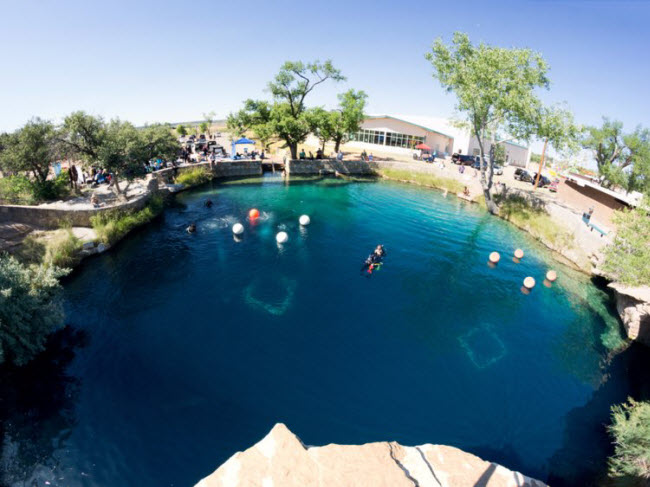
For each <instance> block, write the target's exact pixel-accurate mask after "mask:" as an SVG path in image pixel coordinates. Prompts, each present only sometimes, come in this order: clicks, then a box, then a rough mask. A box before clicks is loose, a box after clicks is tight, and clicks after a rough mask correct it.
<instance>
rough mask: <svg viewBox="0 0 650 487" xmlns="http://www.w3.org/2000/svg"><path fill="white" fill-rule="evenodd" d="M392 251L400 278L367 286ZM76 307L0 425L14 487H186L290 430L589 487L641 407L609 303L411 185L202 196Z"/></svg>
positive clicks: (107, 268) (121, 253) (182, 204)
mask: <svg viewBox="0 0 650 487" xmlns="http://www.w3.org/2000/svg"><path fill="white" fill-rule="evenodd" d="M207 198H211V199H212V201H213V202H214V206H213V207H212V208H211V209H208V208H205V207H204V205H203V203H204V201H205V200H206V199H207ZM252 207H256V208H259V209H260V211H261V212H262V218H260V219H259V220H258V221H257V222H255V223H250V222H248V221H247V219H246V218H245V217H246V214H247V212H248V210H249V209H250V208H252ZM303 213H306V214H309V215H310V216H311V219H312V224H311V225H310V226H308V227H306V228H300V227H299V225H298V217H299V216H300V215H301V214H303ZM191 221H195V222H196V223H197V226H198V232H197V233H196V234H194V235H188V234H187V233H186V232H185V230H184V229H185V227H186V226H187V224H188V223H189V222H191ZM237 221H240V222H242V223H244V224H245V227H246V233H245V236H244V238H243V240H242V241H241V242H236V241H235V240H234V239H233V236H232V233H231V231H230V227H231V225H232V224H233V223H235V222H237ZM279 230H285V231H287V232H288V233H289V236H290V241H289V243H288V244H286V245H284V246H281V247H279V246H278V245H277V244H276V242H275V234H276V232H277V231H279ZM378 243H383V244H384V245H385V247H386V249H387V253H388V255H387V257H386V259H385V265H384V266H383V268H382V269H381V270H380V271H378V272H376V273H374V274H373V275H372V276H371V277H369V276H367V275H363V274H361V273H360V264H361V262H362V261H363V260H364V259H365V257H366V255H367V254H368V253H369V252H370V251H371V250H372V249H373V248H374V246H375V245H376V244H378ZM517 247H521V248H523V249H524V250H525V252H526V256H525V258H524V259H523V261H522V262H521V263H519V264H517V263H514V262H512V260H511V258H510V256H511V255H512V252H513V251H514V249H515V248H517ZM493 250H497V251H499V252H500V253H501V254H502V260H501V262H500V263H499V265H498V267H497V268H495V269H491V268H489V267H488V266H487V265H486V261H487V256H488V254H489V253H490V252H491V251H493ZM550 267H553V268H555V269H556V270H557V271H558V274H559V280H558V283H557V284H556V285H554V286H553V287H551V288H546V287H544V286H543V285H541V283H542V280H543V276H544V274H545V272H546V271H547V270H548V269H549V268H550ZM526 276H533V277H535V279H536V280H537V282H538V286H537V287H536V288H535V289H534V291H533V292H532V293H531V294H530V295H528V296H526V295H523V294H522V293H521V292H520V287H521V283H522V280H523V278H524V277H526ZM65 287H66V299H67V304H66V308H67V316H68V323H69V325H70V330H71V331H74V333H68V334H67V335H68V336H66V337H64V338H65V339H64V340H63V339H62V340H63V341H64V342H65V343H64V344H59V345H61V348H62V349H63V350H66V351H67V352H66V355H64V358H63V359H61V358H56V359H55V358H50V359H49V360H52V361H54V363H55V365H54V366H49V367H48V374H49V375H48V376H47V377H46V378H45V379H40V382H39V380H38V379H36V378H34V377H31V379H30V380H31V381H32V382H33V383H32V384H28V385H26V386H25V391H23V392H22V394H23V396H24V397H27V398H29V399H24V397H23V396H20V398H19V399H15V400H14V401H13V402H10V403H11V406H12V408H13V409H12V411H11V413H8V414H7V415H6V416H5V417H4V418H3V420H4V421H3V425H4V446H3V463H2V465H3V468H4V476H5V483H7V484H9V485H30V486H31V485H44V482H45V481H48V482H50V484H49V485H61V486H63V485H65V486H115V485H123V486H128V485H134V486H135V485H139V486H143V485H151V486H153V485H156V486H164V485H168V486H189V485H193V484H194V483H195V482H197V481H198V480H199V479H200V478H201V477H203V476H205V475H207V474H209V473H211V472H212V471H213V470H214V469H215V468H216V467H217V466H218V465H219V464H220V463H222V462H223V461H225V460H226V459H227V458H228V457H229V456H230V455H232V454H233V453H234V452H236V451H238V450H243V449H245V448H247V447H249V446H250V445H251V444H253V443H254V442H256V441H258V440H259V439H260V438H261V437H263V436H264V435H265V434H266V433H267V432H268V431H269V430H270V428H271V427H272V426H273V424H274V423H276V422H284V423H286V424H287V425H288V426H289V428H290V429H292V430H293V431H294V432H295V433H296V434H298V435H299V436H300V438H301V439H302V440H303V441H304V442H305V443H306V444H313V445H322V444H327V443H331V442H335V443H365V442H370V441H380V440H395V441H399V442H401V443H403V444H406V445H415V444H422V443H428V442H430V443H441V444H448V445H453V446H457V447H459V448H463V449H465V450H468V451H471V452H474V453H477V454H479V455H481V456H483V457H484V458H486V459H489V460H493V461H497V462H500V463H502V464H503V465H505V466H507V467H509V468H512V469H517V470H521V471H522V472H524V473H526V474H528V475H532V476H536V477H538V478H540V479H542V480H552V481H553V483H554V485H563V484H564V485H572V484H573V485H575V484H576V483H581V484H583V485H588V484H589V483H590V482H592V481H594V479H595V476H596V474H597V472H598V471H599V469H600V468H601V467H602V465H603V462H604V457H605V456H606V455H607V454H608V453H609V449H608V443H607V437H606V435H605V433H604V427H603V424H605V423H606V422H607V421H608V408H609V406H610V405H611V404H613V403H616V402H620V401H622V400H623V399H624V398H625V397H626V395H627V394H628V393H630V384H629V383H628V380H627V378H626V377H627V372H626V367H627V366H628V363H627V359H626V358H625V357H623V358H619V359H615V360H614V361H613V362H612V361H610V360H608V356H609V349H608V347H610V348H611V347H613V346H615V345H617V344H619V343H620V340H621V339H620V330H619V324H618V322H617V321H616V319H615V318H614V317H613V315H612V314H611V310H610V309H609V308H608V306H609V301H608V299H609V298H608V296H607V295H605V294H604V293H603V292H602V291H600V290H598V289H597V288H596V287H594V286H593V285H592V284H591V283H590V281H588V280H587V279H586V278H584V277H583V276H580V275H577V274H575V273H574V272H572V271H570V270H569V269H567V268H564V267H561V266H559V265H558V264H557V263H555V262H554V261H553V260H552V259H551V258H550V256H549V255H548V254H547V253H546V252H545V251H543V250H542V249H540V248H539V247H538V246H537V245H536V244H535V243H534V242H532V241H531V240H530V239H528V238H527V237H526V236H525V235H524V234H522V233H520V232H518V231H516V230H514V229H513V228H511V227H510V226H508V225H507V224H506V223H504V222H502V221H500V220H498V219H496V218H494V217H491V216H489V215H487V214H486V213H485V212H484V211H483V210H481V209H480V208H477V207H474V206H471V205H468V204H466V203H464V202H461V201H459V200H457V199H456V198H454V197H451V196H449V197H447V198H445V197H443V196H442V195H441V194H440V193H438V192H435V191H430V190H424V189H420V188H415V187H411V186H406V185H400V184H392V183H362V182H353V183H342V182H340V181H338V180H323V181H320V182H309V183H303V184H291V185H285V184H283V183H282V182H281V180H277V179H265V180H263V182H262V184H228V185H215V186H207V187H203V188H201V189H199V190H195V191H192V192H187V193H184V194H181V195H179V196H178V197H177V199H176V204H175V205H174V206H173V207H171V208H169V209H168V210H167V211H166V212H165V214H164V216H163V217H161V218H160V219H159V220H157V221H156V222H154V223H153V224H151V225H150V226H148V227H147V228H145V229H142V230H140V231H138V232H137V233H135V234H134V235H132V236H131V237H129V238H128V240H126V241H124V242H123V243H121V244H120V245H118V247H117V248H115V249H113V250H112V251H111V252H109V253H107V254H105V255H102V256H101V257H98V258H94V259H90V260H88V261H87V262H86V263H85V264H84V265H83V266H82V267H81V269H79V270H77V271H76V272H75V273H74V275H73V276H72V277H71V278H69V279H68V280H67V281H66V285H65ZM43 360H44V359H43ZM28 382H29V381H28ZM43 382H45V383H46V384H48V385H47V387H43ZM38 384H41V385H40V386H39V385H38ZM19 395H20V394H19ZM34 404H36V406H35V405H34ZM30 414H31V415H32V416H31V420H30V419H29V418H30V416H29V415H30Z"/></svg>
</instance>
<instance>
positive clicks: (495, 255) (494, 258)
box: [490, 252, 501, 264]
mask: <svg viewBox="0 0 650 487" xmlns="http://www.w3.org/2000/svg"><path fill="white" fill-rule="evenodd" d="M499 259H501V256H500V255H499V252H492V253H491V254H490V262H492V263H493V264H496V263H497V262H499Z"/></svg>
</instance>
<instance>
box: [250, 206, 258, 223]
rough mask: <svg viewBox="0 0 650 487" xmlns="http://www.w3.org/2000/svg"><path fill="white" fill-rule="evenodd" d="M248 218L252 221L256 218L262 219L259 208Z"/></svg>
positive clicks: (251, 212)
mask: <svg viewBox="0 0 650 487" xmlns="http://www.w3.org/2000/svg"><path fill="white" fill-rule="evenodd" d="M248 217H249V218H250V219H251V220H255V218H259V217H260V210H258V209H257V208H253V209H252V210H251V211H249V212H248Z"/></svg>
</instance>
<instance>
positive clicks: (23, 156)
mask: <svg viewBox="0 0 650 487" xmlns="http://www.w3.org/2000/svg"><path fill="white" fill-rule="evenodd" d="M2 143H3V146H4V147H3V150H2V151H1V152H0V168H1V169H2V170H3V171H5V172H11V173H16V172H30V173H32V175H33V176H34V178H35V179H36V181H38V182H39V183H43V184H44V183H45V182H46V181H47V177H48V175H49V172H50V165H51V164H52V162H53V161H54V160H55V159H56V158H58V157H59V156H60V146H59V144H58V136H57V130H56V128H55V127H54V125H53V124H52V123H51V122H48V121H46V120H41V119H40V118H34V119H32V120H30V121H29V122H27V123H26V124H25V125H24V126H23V127H22V128H20V129H18V130H17V131H16V132H14V133H12V134H8V135H5V136H4V137H3V142H2Z"/></svg>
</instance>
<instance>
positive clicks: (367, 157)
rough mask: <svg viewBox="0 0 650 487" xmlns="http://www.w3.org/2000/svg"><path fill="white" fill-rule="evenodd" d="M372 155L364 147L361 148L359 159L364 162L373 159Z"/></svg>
mask: <svg viewBox="0 0 650 487" xmlns="http://www.w3.org/2000/svg"><path fill="white" fill-rule="evenodd" d="M374 158H375V157H374V156H373V155H372V152H371V153H370V155H368V153H367V152H366V149H363V152H362V153H361V160H362V161H365V162H372V161H373V160H374Z"/></svg>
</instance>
